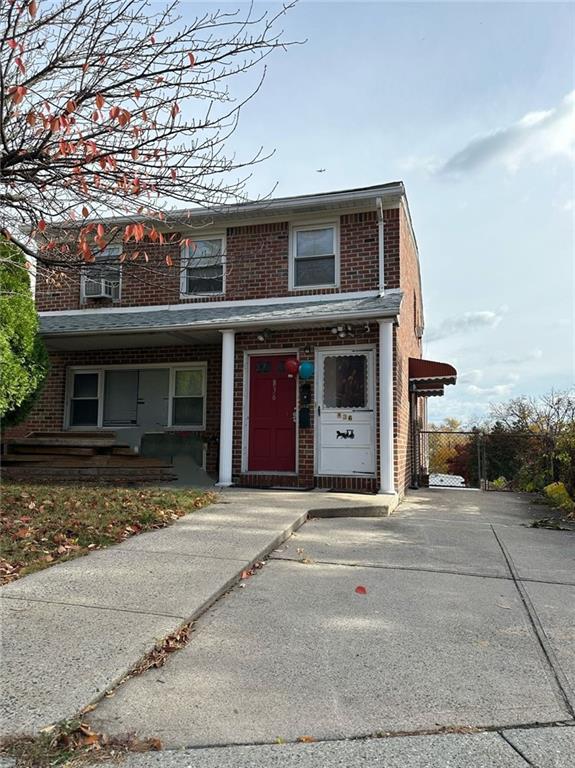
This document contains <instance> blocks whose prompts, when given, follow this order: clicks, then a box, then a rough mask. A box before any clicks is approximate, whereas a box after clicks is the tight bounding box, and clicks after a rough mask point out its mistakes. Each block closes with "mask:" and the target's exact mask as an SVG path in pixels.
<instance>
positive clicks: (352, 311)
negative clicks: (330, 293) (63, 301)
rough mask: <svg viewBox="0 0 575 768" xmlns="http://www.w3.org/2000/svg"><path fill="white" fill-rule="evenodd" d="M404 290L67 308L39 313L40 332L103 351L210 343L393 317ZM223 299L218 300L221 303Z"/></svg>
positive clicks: (61, 345)
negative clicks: (240, 334)
mask: <svg viewBox="0 0 575 768" xmlns="http://www.w3.org/2000/svg"><path fill="white" fill-rule="evenodd" d="M402 296H403V294H402V293H401V292H400V291H394V292H393V293H391V292H390V293H386V294H384V295H383V296H369V297H362V298H357V297H355V298H341V299H339V298H338V299H335V300H334V299H332V300H326V298H325V297H323V298H319V297H315V298H313V299H311V298H310V301H309V302H307V301H306V302H297V303H283V304H282V303H279V302H278V303H273V302H271V301H270V303H269V304H240V303H238V304H236V305H232V306H229V305H228V304H227V302H226V305H225V306H221V307H219V306H218V305H217V303H211V304H210V305H209V306H207V305H206V304H194V305H174V306H170V307H157V308H154V307H149V308H147V309H134V310H132V309H130V310H127V309H123V310H118V311H116V312H114V311H113V310H108V311H102V310H96V311H90V310H75V311H70V312H52V313H50V312H48V313H45V314H42V315H41V316H40V330H41V333H42V335H43V336H44V338H45V339H46V342H47V344H48V346H49V348H51V349H54V350H67V349H69V350H71V349H79V348H81V349H90V348H91V349H105V348H113V347H116V348H119V347H122V348H125V347H142V346H173V345H175V344H196V343H197V344H209V343H213V342H214V341H216V340H219V339H220V336H221V335H220V333H219V331H220V330H224V329H226V328H231V329H235V330H237V331H241V330H261V329H264V328H273V327H278V326H280V327H288V328H289V327H291V328H305V327H314V326H315V327H317V326H321V325H325V324H328V323H339V322H350V321H362V320H370V319H374V320H375V319H377V318H395V317H397V315H398V314H399V309H400V306H401V300H402ZM222 303H223V302H222Z"/></svg>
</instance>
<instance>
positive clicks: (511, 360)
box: [487, 349, 543, 365]
mask: <svg viewBox="0 0 575 768" xmlns="http://www.w3.org/2000/svg"><path fill="white" fill-rule="evenodd" d="M542 357H543V350H541V349H532V350H530V351H529V352H525V354H523V355H509V356H508V357H505V356H503V355H499V356H492V357H490V358H489V359H488V360H487V362H488V363H490V364H494V365H521V364H522V363H529V362H531V361H533V360H540V359H541V358H542Z"/></svg>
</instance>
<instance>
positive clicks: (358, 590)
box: [355, 584, 367, 595]
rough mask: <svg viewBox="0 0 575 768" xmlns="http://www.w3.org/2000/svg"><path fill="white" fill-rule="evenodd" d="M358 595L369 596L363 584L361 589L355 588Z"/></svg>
mask: <svg viewBox="0 0 575 768" xmlns="http://www.w3.org/2000/svg"><path fill="white" fill-rule="evenodd" d="M355 591H356V594H358V595H367V589H366V588H365V587H362V586H361V584H360V585H359V587H356V588H355Z"/></svg>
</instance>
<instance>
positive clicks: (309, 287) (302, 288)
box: [289, 283, 340, 293]
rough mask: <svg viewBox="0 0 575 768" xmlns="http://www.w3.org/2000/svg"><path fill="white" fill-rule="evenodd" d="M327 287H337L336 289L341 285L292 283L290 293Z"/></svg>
mask: <svg viewBox="0 0 575 768" xmlns="http://www.w3.org/2000/svg"><path fill="white" fill-rule="evenodd" d="M325 288H335V289H336V290H340V286H339V285H336V284H335V283H330V284H329V285H292V286H290V288H289V291H290V293H299V292H300V291H320V290H324V289H325Z"/></svg>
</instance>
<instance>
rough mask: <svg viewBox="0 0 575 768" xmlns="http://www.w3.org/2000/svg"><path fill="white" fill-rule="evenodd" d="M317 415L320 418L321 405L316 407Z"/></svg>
mask: <svg viewBox="0 0 575 768" xmlns="http://www.w3.org/2000/svg"><path fill="white" fill-rule="evenodd" d="M317 415H318V416H321V405H318V407H317Z"/></svg>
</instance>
